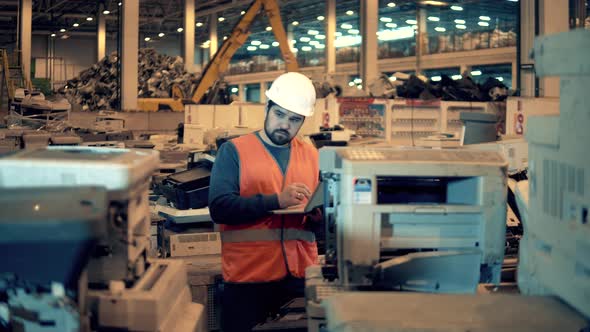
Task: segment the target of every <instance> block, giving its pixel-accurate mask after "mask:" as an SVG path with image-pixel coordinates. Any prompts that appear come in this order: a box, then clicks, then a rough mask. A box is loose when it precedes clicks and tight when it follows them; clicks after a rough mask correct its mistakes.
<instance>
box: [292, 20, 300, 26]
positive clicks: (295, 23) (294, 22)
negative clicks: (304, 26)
mask: <svg viewBox="0 0 590 332" xmlns="http://www.w3.org/2000/svg"><path fill="white" fill-rule="evenodd" d="M291 24H293V25H295V26H297V25H299V22H297V21H293V23H291Z"/></svg>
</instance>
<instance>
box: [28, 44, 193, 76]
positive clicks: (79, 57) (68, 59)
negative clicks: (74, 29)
mask: <svg viewBox="0 0 590 332" xmlns="http://www.w3.org/2000/svg"><path fill="white" fill-rule="evenodd" d="M156 38H157V37H156ZM53 40H54V43H55V48H54V49H55V54H54V61H53V77H52V78H53V86H54V88H58V87H60V86H62V85H63V84H65V81H67V80H69V79H72V78H74V77H76V76H78V74H79V73H80V72H81V71H83V70H84V69H87V68H89V67H91V66H92V65H93V64H95V63H96V62H97V61H96V60H97V59H96V38H95V37H91V36H71V37H70V38H68V39H60V38H55V39H53ZM47 44H48V38H47V36H41V35H34V36H33V40H32V44H31V57H32V59H34V60H33V61H35V73H34V77H36V78H48V76H49V74H48V69H47V63H46V61H47V57H48V54H49V50H48V48H47ZM140 47H150V48H154V49H156V51H157V52H158V53H160V54H166V55H171V56H178V55H181V41H180V39H179V38H178V37H177V36H166V38H162V39H160V38H158V39H157V40H155V41H153V42H149V43H147V42H145V41H143V40H142V41H141V43H140ZM115 51H117V39H116V36H113V35H108V36H107V41H106V54H107V55H109V54H111V53H112V52H115Z"/></svg>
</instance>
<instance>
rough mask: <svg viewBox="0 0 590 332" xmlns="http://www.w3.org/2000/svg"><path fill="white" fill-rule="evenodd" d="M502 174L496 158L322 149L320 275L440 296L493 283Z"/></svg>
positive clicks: (500, 239) (500, 237) (502, 210)
mask: <svg viewBox="0 0 590 332" xmlns="http://www.w3.org/2000/svg"><path fill="white" fill-rule="evenodd" d="M506 167H507V163H506V161H505V160H504V158H503V157H502V156H501V155H500V154H499V153H497V152H480V151H467V150H399V149H394V148H389V149H356V148H342V149H334V148H331V149H330V148H328V149H325V150H324V149H322V150H321V151H320V171H321V176H322V180H323V181H324V182H325V186H324V187H325V188H326V189H325V190H326V191H325V193H324V200H325V202H326V203H325V204H326V205H325V207H324V210H325V218H326V223H327V228H326V264H325V266H324V267H323V275H324V277H325V278H326V279H328V280H334V279H338V280H339V283H340V284H342V285H343V286H346V287H359V286H373V287H378V288H386V289H402V290H417V291H429V292H449V293H472V292H474V291H475V289H476V287H477V284H478V283H479V282H490V283H499V282H500V271H501V266H502V261H503V257H504V238H505V229H506V222H505V221H506V205H505V204H506V203H505V202H506ZM451 267H452V268H451Z"/></svg>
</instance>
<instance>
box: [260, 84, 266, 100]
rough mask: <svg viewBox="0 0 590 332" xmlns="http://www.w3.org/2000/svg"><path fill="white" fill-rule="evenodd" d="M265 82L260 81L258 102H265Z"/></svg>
mask: <svg viewBox="0 0 590 332" xmlns="http://www.w3.org/2000/svg"><path fill="white" fill-rule="evenodd" d="M264 92H266V82H260V103H261V104H266V94H264Z"/></svg>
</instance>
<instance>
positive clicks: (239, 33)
mask: <svg viewBox="0 0 590 332" xmlns="http://www.w3.org/2000/svg"><path fill="white" fill-rule="evenodd" d="M261 9H264V11H265V13H266V16H267V17H268V19H269V21H270V26H271V27H272V31H273V33H274V35H275V38H276V40H277V42H279V49H280V50H281V55H282V57H283V60H284V61H285V65H286V67H287V71H289V72H291V71H299V65H298V64H297V59H296V58H295V55H293V53H292V52H291V47H290V45H289V40H288V38H287V33H286V32H285V28H284V27H283V22H282V20H281V11H280V8H279V5H278V4H277V2H276V1H275V0H255V1H254V2H253V3H252V4H251V5H250V7H249V8H248V10H247V11H246V13H245V14H244V15H242V18H241V19H240V21H239V22H238V23H237V24H236V26H235V27H234V29H233V31H232V33H231V36H230V37H229V38H227V40H225V41H224V42H223V44H222V45H221V47H220V48H219V50H217V52H216V53H215V55H214V56H213V59H211V61H209V63H208V64H207V67H205V70H204V71H203V75H202V76H201V81H200V82H199V84H198V85H197V88H196V89H195V91H194V93H193V96H192V98H191V99H192V102H194V103H199V102H200V101H201V99H202V98H203V96H204V95H205V93H206V92H207V90H209V88H210V87H212V86H213V85H214V84H215V82H216V81H217V80H218V79H219V75H220V74H222V73H224V72H225V71H226V70H227V67H228V66H229V63H230V60H231V58H232V57H233V55H234V54H235V53H236V52H237V51H238V49H239V48H240V47H242V45H244V43H245V42H246V40H247V39H248V36H249V35H250V31H249V28H250V26H251V25H252V22H253V21H254V19H255V18H256V16H257V15H258V13H259V12H260V11H261Z"/></svg>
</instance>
